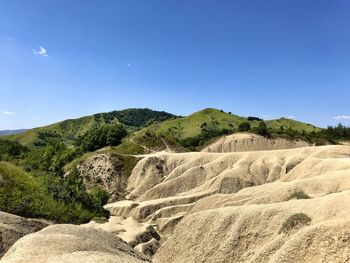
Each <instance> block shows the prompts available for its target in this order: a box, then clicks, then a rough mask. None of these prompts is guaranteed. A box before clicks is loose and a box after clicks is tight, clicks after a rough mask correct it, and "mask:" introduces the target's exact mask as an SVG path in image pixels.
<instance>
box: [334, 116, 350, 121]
mask: <svg viewBox="0 0 350 263" xmlns="http://www.w3.org/2000/svg"><path fill="white" fill-rule="evenodd" d="M333 119H335V120H338V121H340V120H350V115H338V116H335V117H334V118H333Z"/></svg>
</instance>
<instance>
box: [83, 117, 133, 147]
mask: <svg viewBox="0 0 350 263" xmlns="http://www.w3.org/2000/svg"><path fill="white" fill-rule="evenodd" d="M126 135H127V131H126V129H125V127H124V125H122V124H118V123H116V124H108V125H107V124H104V125H101V126H95V127H93V128H92V129H90V130H88V131H87V132H86V133H84V134H83V135H81V136H79V138H78V142H77V144H78V145H79V146H81V147H82V149H83V150H84V151H95V150H97V149H100V148H103V147H105V146H116V145H119V144H120V143H121V140H122V139H123V138H124V137H125V136H126Z"/></svg>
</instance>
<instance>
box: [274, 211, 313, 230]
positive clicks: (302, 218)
mask: <svg viewBox="0 0 350 263" xmlns="http://www.w3.org/2000/svg"><path fill="white" fill-rule="evenodd" d="M310 223H311V218H310V217H309V216H307V215H305V214H303V213H297V214H294V215H291V216H290V217H288V218H287V220H286V221H285V222H284V223H283V225H282V226H281V228H280V230H279V232H278V233H287V232H288V231H290V230H292V229H297V228H300V227H303V226H306V225H310Z"/></svg>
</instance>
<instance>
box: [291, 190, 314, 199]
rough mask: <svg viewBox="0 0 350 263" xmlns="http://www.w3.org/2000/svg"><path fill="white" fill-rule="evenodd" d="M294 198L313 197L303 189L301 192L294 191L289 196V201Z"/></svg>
mask: <svg viewBox="0 0 350 263" xmlns="http://www.w3.org/2000/svg"><path fill="white" fill-rule="evenodd" d="M292 199H311V197H310V196H308V195H307V194H305V193H304V192H303V191H299V192H294V193H292V194H291V195H290V196H289V197H288V198H287V201H289V200H292Z"/></svg>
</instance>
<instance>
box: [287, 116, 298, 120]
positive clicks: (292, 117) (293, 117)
mask: <svg viewBox="0 0 350 263" xmlns="http://www.w3.org/2000/svg"><path fill="white" fill-rule="evenodd" d="M287 118H288V119H292V120H295V119H296V117H295V116H294V115H289V116H288V117H287Z"/></svg>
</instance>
